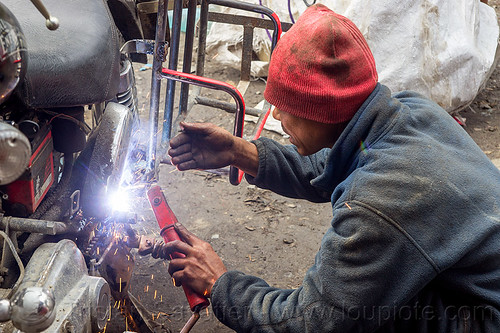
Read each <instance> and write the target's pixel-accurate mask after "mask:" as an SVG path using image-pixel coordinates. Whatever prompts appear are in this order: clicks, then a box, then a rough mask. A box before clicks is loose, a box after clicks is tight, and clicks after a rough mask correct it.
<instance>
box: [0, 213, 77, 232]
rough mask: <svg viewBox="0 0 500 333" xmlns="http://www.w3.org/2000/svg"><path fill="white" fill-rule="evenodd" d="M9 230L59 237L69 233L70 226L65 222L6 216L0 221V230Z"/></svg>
mask: <svg viewBox="0 0 500 333" xmlns="http://www.w3.org/2000/svg"><path fill="white" fill-rule="evenodd" d="M7 226H8V228H9V230H12V231H22V232H31V233H37V234H44V235H58V234H63V233H66V232H67V231H68V226H67V225H66V224H65V223H63V222H56V221H47V220H34V219H24V218H21V217H11V216H4V217H2V219H0V228H2V229H6V228H7Z"/></svg>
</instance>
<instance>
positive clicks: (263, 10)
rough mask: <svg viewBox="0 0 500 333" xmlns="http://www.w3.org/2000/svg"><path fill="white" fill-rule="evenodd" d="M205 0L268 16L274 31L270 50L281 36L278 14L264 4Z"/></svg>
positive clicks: (231, 0) (228, 0) (233, 0)
mask: <svg viewBox="0 0 500 333" xmlns="http://www.w3.org/2000/svg"><path fill="white" fill-rule="evenodd" d="M207 1H208V3H209V4H214V5H220V6H225V7H230V8H235V9H241V10H245V11H249V12H254V13H259V14H263V15H266V16H267V17H269V18H270V19H271V21H272V22H273V25H274V32H273V37H272V41H271V52H272V51H273V50H274V47H275V46H276V43H278V40H279V38H280V36H281V32H282V30H281V22H280V20H279V18H278V16H277V15H276V14H275V13H274V12H273V11H272V10H271V9H269V8H267V7H264V6H259V5H255V4H252V3H248V2H242V1H237V0H207Z"/></svg>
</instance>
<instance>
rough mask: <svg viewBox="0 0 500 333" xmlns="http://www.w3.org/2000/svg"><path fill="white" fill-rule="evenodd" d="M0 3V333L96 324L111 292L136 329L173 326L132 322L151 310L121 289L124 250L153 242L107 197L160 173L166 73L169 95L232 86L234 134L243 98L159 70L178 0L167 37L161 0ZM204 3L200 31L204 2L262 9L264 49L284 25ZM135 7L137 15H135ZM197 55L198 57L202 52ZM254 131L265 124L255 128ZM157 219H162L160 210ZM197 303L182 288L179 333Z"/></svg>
mask: <svg viewBox="0 0 500 333" xmlns="http://www.w3.org/2000/svg"><path fill="white" fill-rule="evenodd" d="M1 1H2V2H1V3H0V32H1V34H0V46H1V48H0V56H1V57H0V117H1V118H0V236H1V238H2V239H3V246H2V247H1V249H2V252H1V253H2V256H1V260H0V283H1V285H0V331H5V332H14V331H17V330H21V331H23V332H40V331H43V330H47V331H48V332H100V331H105V329H106V323H107V321H108V319H109V318H110V312H111V300H112V299H114V300H115V301H116V302H118V304H119V305H118V307H119V308H120V311H121V312H122V313H123V314H124V316H125V318H126V323H128V324H129V327H130V328H131V329H132V330H134V331H145V332H147V331H163V332H169V329H168V328H164V327H158V326H156V325H153V324H151V323H148V321H147V320H144V321H141V319H143V318H146V317H149V316H148V313H147V311H146V310H145V309H144V308H143V307H142V306H141V304H140V303H139V302H137V300H136V299H135V298H134V297H133V295H131V294H130V293H129V292H128V288H129V285H130V279H131V275H132V270H133V266H134V261H133V257H132V256H131V255H130V249H131V248H132V247H135V248H138V249H139V252H138V253H139V254H141V255H142V254H144V255H147V254H149V253H151V252H153V251H154V249H155V248H156V247H157V246H158V245H159V244H158V243H157V242H156V241H155V240H154V239H149V238H147V237H144V236H140V237H139V236H138V234H137V233H136V232H135V231H134V230H133V229H132V228H131V227H130V224H133V223H134V222H135V217H134V216H133V215H130V214H126V213H118V212H117V213H115V212H112V210H111V207H110V203H109V202H108V201H109V199H110V198H111V197H113V196H114V194H115V193H117V192H118V193H119V192H120V191H121V190H122V189H123V187H124V186H132V187H133V185H134V184H135V183H137V182H138V183H141V184H144V183H149V185H150V186H151V185H152V182H154V181H155V179H157V171H158V163H159V162H160V159H158V158H156V156H157V155H159V156H162V155H164V154H165V145H166V141H167V140H168V138H169V137H170V133H172V114H171V111H170V114H168V115H166V117H165V119H166V123H167V125H166V126H165V125H164V126H163V131H164V135H163V137H162V140H161V143H160V144H159V145H158V140H157V137H156V135H157V133H158V118H159V117H158V104H159V99H160V98H159V90H160V81H161V80H162V79H167V80H169V85H168V87H167V90H168V91H169V92H172V91H173V89H172V87H171V83H172V82H174V81H179V82H181V83H182V84H183V86H184V85H186V84H192V85H196V86H199V87H204V88H209V89H216V90H222V91H225V92H226V93H228V94H229V95H231V97H233V99H234V101H235V104H236V110H235V112H234V113H235V124H234V131H233V133H234V135H238V136H240V137H241V136H242V131H243V119H244V113H245V105H244V101H243V97H242V95H241V94H240V92H239V91H238V90H237V89H235V88H234V87H232V86H230V85H228V84H226V83H224V82H220V81H216V80H211V79H207V78H204V77H202V76H198V75H192V74H189V72H190V68H183V72H178V71H177V70H176V66H177V65H176V62H175V61H174V62H172V59H173V58H172V57H171V59H170V60H171V61H170V64H169V68H168V69H166V68H163V62H164V61H165V59H166V54H167V50H168V48H169V47H173V51H172V54H177V51H176V50H175V49H176V48H178V31H179V30H180V20H176V19H175V17H180V14H181V12H180V10H181V6H180V5H181V4H182V3H181V2H180V1H176V2H175V4H174V22H173V32H172V36H173V37H172V45H169V41H170V34H169V27H168V24H167V10H168V1H166V0H160V1H158V3H157V4H156V5H154V4H153V5H152V4H151V3H149V2H145V1H143V0H134V1H132V0H107V1H104V0H71V1H58V0H44V3H45V5H47V8H48V9H49V10H50V14H49V11H47V9H46V8H45V6H44V5H43V4H41V3H40V1H39V0H31V1H32V2H33V4H34V5H35V6H31V5H30V4H29V3H28V2H27V1H20V0H1ZM184 2H187V3H188V5H189V10H190V13H191V14H188V21H190V22H191V23H188V25H189V26H191V32H190V33H188V35H189V36H190V37H191V38H190V39H191V43H192V39H193V35H194V9H195V8H196V5H197V1H196V0H189V1H184ZM201 3H202V6H201V8H202V11H203V12H204V14H203V15H202V18H203V19H202V20H201V27H200V31H202V32H203V31H204V34H205V35H206V26H207V17H208V5H209V4H215V5H222V6H227V7H233V8H237V9H241V10H245V11H251V12H255V13H260V14H262V15H266V16H268V17H269V19H270V20H271V21H272V22H273V23H272V25H273V27H274V29H275V33H274V34H273V46H272V47H273V48H274V46H275V44H276V42H277V40H278V38H279V35H280V33H281V25H280V22H279V20H278V18H277V16H276V15H275V14H274V12H272V11H271V10H269V9H267V8H265V7H262V6H257V5H251V4H248V3H244V2H240V1H236V0H203V1H201ZM140 5H143V6H142V8H143V10H142V11H141V10H139V11H136V6H137V7H139V6H140ZM35 7H36V9H35ZM146 8H147V10H146ZM37 10H38V11H37ZM137 12H139V13H140V16H141V17H140V19H139V17H138V15H137V14H136V13H137ZM175 13H177V14H178V15H176V14H175ZM40 14H42V15H40ZM51 14H54V16H52V15H51ZM42 16H43V17H44V18H45V19H46V27H47V28H48V29H45V28H43V20H42ZM56 17H57V18H58V19H59V20H60V21H59V20H58V19H56ZM189 17H191V18H192V19H191V20H190V19H189ZM176 31H177V32H176ZM187 39H188V38H187ZM187 39H186V40H187ZM191 46H192V45H191ZM200 50H201V54H202V55H203V53H204V48H202V47H200ZM174 51H175V52H174ZM147 54H149V55H152V56H153V64H152V69H153V75H152V82H151V94H150V113H149V124H148V126H149V128H148V129H147V130H146V132H147V133H148V135H149V137H148V138H147V139H146V141H147V144H146V146H144V145H140V144H139V143H140V142H139V141H140V140H139V138H138V137H137V135H135V134H136V133H137V132H138V131H139V130H140V121H139V108H138V103H137V97H136V88H135V80H134V73H133V68H132V61H139V62H145V60H146V55H147ZM185 55H186V54H185ZM174 60H175V59H174ZM190 63H191V61H190V60H189V61H185V65H186V64H190ZM201 72H202V71H201ZM200 74H201V75H202V73H200ZM173 95H174V94H173V93H167V96H166V104H168V105H171V104H173V103H172V98H173ZM182 95H183V94H182V91H181V96H182ZM181 99H182V97H181ZM184 100H185V101H187V98H186V95H184ZM183 104H187V103H183ZM219 104H220V103H219ZM185 115H186V112H182V113H181V114H180V119H176V121H175V124H177V125H178V123H179V121H180V120H182V117H185ZM268 115H269V110H268V111H267V112H263V113H262V114H260V116H261V118H262V119H264V120H263V121H265V118H266V117H267V116H268ZM262 127H263V122H261V123H260V125H259V127H258V131H257V132H258V133H259V134H260V131H261V130H262ZM165 132H168V133H167V134H166V135H165ZM257 135H258V134H257ZM157 146H158V147H157ZM157 148H159V149H158V151H157ZM229 175H230V182H231V183H232V184H234V185H237V184H238V183H239V182H240V181H241V177H242V173H241V172H239V170H238V169H236V168H233V167H231V169H230V171H229ZM159 197H161V196H159V195H157V196H156V197H155V198H159ZM150 199H151V198H150ZM159 202H161V200H160V201H159ZM157 209H158V208H157ZM153 210H154V211H155V214H156V210H155V208H154V207H153ZM157 219H158V222H160V221H161V220H162V217H161V214H160V215H157ZM160 225H161V224H160ZM160 245H161V244H160ZM26 263H27V264H26ZM25 264H26V267H25ZM188 294H189V293H187V294H186V295H188ZM196 299H198V300H200V298H197V297H194V296H188V301H190V307H191V310H192V311H193V317H192V318H191V319H190V320H189V321H188V322H187V323H186V326H185V328H184V329H183V330H182V332H188V331H189V329H190V327H192V325H194V323H195V322H196V319H197V318H198V317H199V311H200V310H201V309H203V308H204V307H206V306H207V305H208V301H207V300H205V299H203V298H201V300H200V303H197V304H194V303H193V302H192V300H196ZM120 302H121V305H120ZM145 326H147V327H145Z"/></svg>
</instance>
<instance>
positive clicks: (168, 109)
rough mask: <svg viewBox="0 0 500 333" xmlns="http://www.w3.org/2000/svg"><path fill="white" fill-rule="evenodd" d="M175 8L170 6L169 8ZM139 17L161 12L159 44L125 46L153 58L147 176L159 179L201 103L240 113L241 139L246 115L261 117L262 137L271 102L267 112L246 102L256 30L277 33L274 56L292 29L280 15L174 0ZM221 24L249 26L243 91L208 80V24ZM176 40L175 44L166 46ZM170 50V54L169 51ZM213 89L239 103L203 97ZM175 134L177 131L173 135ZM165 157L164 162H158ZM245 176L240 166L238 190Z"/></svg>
mask: <svg viewBox="0 0 500 333" xmlns="http://www.w3.org/2000/svg"><path fill="white" fill-rule="evenodd" d="M169 5H170V6H169ZM198 5H200V22H199V37H198V53H197V59H196V70H195V74H194V75H193V74H190V73H191V63H192V60H193V49H194V40H195V38H194V37H195V28H196V10H197V7H198ZM209 5H219V6H223V7H229V8H234V9H238V10H242V11H247V12H253V13H258V14H261V16H263V17H264V16H266V17H267V19H264V18H257V17H249V16H243V15H233V14H225V13H216V12H210V11H209ZM137 8H138V11H139V16H145V15H150V14H151V13H157V24H156V36H155V43H154V44H152V43H151V41H145V40H135V41H131V42H129V43H127V44H128V45H125V46H124V51H125V52H126V53H134V52H135V53H147V54H152V55H153V56H154V57H153V66H152V70H153V73H152V80H151V95H150V114H149V126H150V127H149V129H148V132H149V135H150V137H149V141H148V145H149V147H148V151H147V165H148V167H149V168H150V169H149V170H147V171H146V174H154V175H153V177H154V178H156V177H157V170H158V163H159V162H160V160H161V159H162V158H163V157H164V156H165V155H166V150H167V147H168V142H169V140H170V138H171V136H172V133H175V132H176V130H177V128H178V126H179V122H181V121H183V120H184V119H185V118H186V117H187V115H188V112H189V111H190V110H191V108H192V107H193V106H194V105H195V104H200V105H205V106H210V107H214V108H219V109H222V110H224V111H227V112H229V113H235V122H234V129H233V134H234V135H236V136H239V137H241V136H242V134H243V133H242V132H243V122H244V114H245V112H246V113H248V114H250V115H254V116H258V117H259V121H258V124H257V126H256V130H255V131H254V136H257V137H258V136H259V135H260V132H261V131H262V127H263V125H264V122H265V119H266V118H267V116H268V115H269V104H267V103H266V105H264V108H263V109H262V110H261V109H257V108H246V109H245V104H244V101H243V95H244V94H245V92H246V90H247V88H248V86H249V84H250V67H251V59H252V51H253V49H252V46H253V43H252V42H253V36H254V29H255V28H262V29H268V30H273V35H272V45H271V52H272V50H273V49H274V47H275V46H276V43H277V41H278V39H279V36H280V35H281V32H282V30H284V31H287V30H288V29H289V28H290V27H291V26H292V24H290V23H283V24H282V23H281V22H280V21H279V19H278V17H277V15H276V14H275V13H274V12H273V11H272V10H271V9H269V8H267V7H264V6H260V5H255V4H250V3H247V2H243V1H237V0H174V1H173V5H171V3H169V1H168V0H158V1H149V2H143V3H139V4H138V7H137ZM183 8H187V21H186V33H185V40H184V58H183V65H182V71H178V70H177V67H178V60H179V49H180V39H181V20H182V10H183ZM169 9H173V15H172V29H171V30H172V31H171V32H170V31H169V29H168V22H167V21H168V18H167V11H168V10H169ZM209 21H213V22H220V23H228V24H235V25H242V26H243V48H242V61H241V74H240V82H239V83H238V84H237V88H235V87H233V86H231V85H229V84H227V83H225V82H221V81H217V80H212V79H208V78H205V77H203V75H204V71H205V70H204V69H205V68H204V66H205V51H206V37H207V30H208V22H209ZM165 40H167V41H170V42H166V41H165ZM168 50H169V51H168ZM167 53H169V56H168V67H167V68H163V66H162V64H163V62H165V61H166V55H167ZM161 79H166V80H167V87H166V96H165V109H164V115H163V127H162V135H161V141H160V144H159V146H158V149H157V145H156V144H154V143H156V142H158V141H157V133H159V131H158V119H159V99H160V87H161ZM177 81H179V82H181V87H180V97H179V112H178V115H177V116H176V117H175V120H174V100H175V89H176V82H177ZM189 85H194V86H195V87H196V88H195V89H193V90H192V93H191V94H189ZM202 87H204V88H210V89H216V90H222V91H225V92H227V93H228V94H230V95H231V96H232V97H233V99H234V101H235V103H229V102H223V101H219V100H216V99H212V98H208V97H204V96H202V95H201V88H202ZM173 130H175V131H173ZM157 156H159V157H160V158H156V157H157ZM241 177H242V173H241V172H238V170H237V169H236V168H234V167H231V168H230V172H229V178H230V182H231V183H232V184H234V185H237V184H239V182H240V181H241Z"/></svg>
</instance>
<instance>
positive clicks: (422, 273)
mask: <svg viewBox="0 0 500 333" xmlns="http://www.w3.org/2000/svg"><path fill="white" fill-rule="evenodd" d="M436 274H437V271H436V266H435V265H434V264H433V263H432V261H430V259H429V258H428V256H427V255H426V254H425V253H424V252H423V251H422V250H421V249H420V248H419V247H418V245H417V244H415V243H414V241H413V240H412V239H411V237H409V236H408V235H407V234H405V232H404V231H403V230H402V229H401V228H400V227H399V226H398V225H397V224H396V223H394V222H392V221H390V220H388V219H386V218H384V217H382V216H381V215H380V214H379V213H378V212H377V211H375V210H372V209H371V208H369V207H367V206H364V205H363V204H361V203H357V202H354V201H351V202H349V203H348V204H345V202H344V203H342V205H340V206H339V207H337V208H336V209H335V210H334V219H333V221H332V226H331V227H330V228H329V229H328V231H327V233H326V234H325V236H324V237H323V240H322V242H321V247H320V250H319V252H318V254H317V255H316V258H315V263H314V265H313V266H312V267H311V268H310V269H309V270H308V272H307V273H306V276H305V278H304V280H303V282H302V285H301V286H300V287H299V288H297V289H294V290H289V289H278V288H274V287H271V286H269V285H268V284H267V283H266V282H265V281H264V280H262V279H260V278H257V277H254V276H250V275H245V274H243V273H240V272H237V271H229V272H227V273H225V274H224V275H222V276H221V277H220V278H219V279H218V280H217V281H216V283H215V284H214V287H213V289H212V294H211V298H212V307H213V311H214V313H215V315H216V316H217V318H218V319H219V320H220V321H221V322H222V323H224V324H225V325H227V326H229V327H230V328H232V329H234V330H236V331H237V332H297V333H299V332H300V333H303V332H316V333H320V332H372V331H373V330H375V329H376V328H377V327H380V326H381V325H382V324H383V323H384V322H385V321H387V320H389V319H391V318H394V317H395V315H396V314H397V312H398V311H399V309H401V307H402V306H403V305H404V304H405V303H406V302H408V301H409V299H410V298H411V297H413V296H415V295H416V294H417V293H418V291H419V290H421V289H422V288H423V287H424V285H426V284H427V283H428V282H429V281H430V280H432V279H433V278H434V277H435V276H436Z"/></svg>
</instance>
